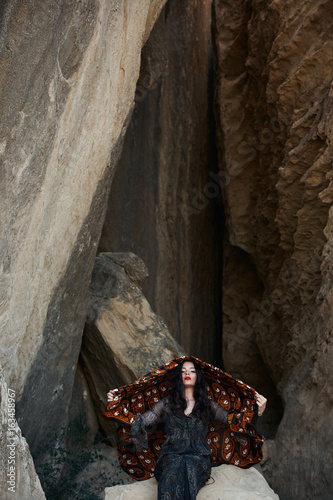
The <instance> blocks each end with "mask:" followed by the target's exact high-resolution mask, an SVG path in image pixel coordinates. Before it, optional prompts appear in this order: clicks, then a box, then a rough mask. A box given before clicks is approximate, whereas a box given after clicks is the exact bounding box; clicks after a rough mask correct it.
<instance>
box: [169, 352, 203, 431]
mask: <svg viewBox="0 0 333 500" xmlns="http://www.w3.org/2000/svg"><path fill="white" fill-rule="evenodd" d="M185 362H186V361H183V362H182V363H181V364H180V365H178V366H177V367H176V368H175V373H174V376H173V379H172V389H171V392H170V409H171V411H172V412H173V413H175V414H176V415H178V416H183V417H184V411H185V410H186V399H185V396H184V384H183V379H182V368H183V364H184V363H185ZM191 363H193V365H194V368H195V371H196V373H197V380H196V382H195V386H194V391H193V396H194V399H195V406H194V408H193V411H192V413H193V415H195V416H196V417H198V418H199V419H200V420H202V421H203V422H204V423H205V424H207V425H208V424H209V422H210V421H211V420H212V410H211V404H210V399H209V398H208V396H207V389H206V383H205V378H204V376H203V373H202V371H201V370H200V368H199V367H198V366H197V365H196V363H194V362H193V361H191Z"/></svg>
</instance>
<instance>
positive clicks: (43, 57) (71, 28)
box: [0, 0, 165, 451]
mask: <svg viewBox="0 0 333 500" xmlns="http://www.w3.org/2000/svg"><path fill="white" fill-rule="evenodd" d="M164 3H165V0H142V1H141V0H140V2H138V1H134V2H132V1H130V2H128V1H123V0H117V1H115V2H114V1H113V2H109V1H108V0H101V1H99V2H95V1H94V0H83V1H82V2H77V1H75V0H69V1H66V2H65V4H64V5H63V4H62V3H59V2H53V1H51V0H33V1H32V2H28V3H27V2H20V1H14V0H10V1H8V2H5V3H4V4H3V5H2V7H1V14H2V19H1V28H2V46H1V59H0V65H1V72H0V88H1V116H2V119H1V125H0V127H1V131H0V138H1V145H0V153H1V156H2V159H3V161H4V169H5V175H4V176H3V177H2V180H1V188H0V200H1V201H0V203H1V207H0V209H1V214H2V228H1V240H2V242H3V245H2V247H1V262H2V270H3V274H2V278H1V311H0V315H1V316H0V328H1V332H2V339H1V348H2V349H1V359H0V361H1V365H2V366H3V369H4V372H5V375H6V378H7V380H8V383H9V385H10V387H12V388H13V389H14V390H15V391H16V394H17V402H18V407H17V411H18V419H19V422H20V425H21V428H22V431H23V433H24V435H25V436H26V438H27V440H28V442H29V443H30V444H31V447H32V450H33V451H36V449H37V448H38V447H39V445H40V444H41V443H42V442H43V440H44V439H45V435H46V434H47V432H48V430H49V429H50V428H55V427H61V426H66V421H67V416H68V407H69V402H70V398H71V393H72V387H73V381H74V374H75V368H76V364H77V359H78V356H79V350H80V345H81V337H82V330H83V326H84V322H85V315H86V307H87V300H88V286H89V281H90V277H91V272H92V267H93V262H94V258H95V255H96V249H97V245H98V241H99V238H100V232H101V227H102V224H103V219H104V213H105V209H106V200H107V197H108V193H109V188H110V183H111V177H112V173H113V170H114V164H115V162H116V159H117V155H118V153H119V150H120V147H121V140H122V136H123V134H124V131H125V129H126V123H127V122H126V120H128V117H129V115H130V113H131V110H132V106H133V101H134V94H135V88H136V82H137V79H138V76H139V71H140V55H141V48H142V46H143V45H144V43H145V42H146V40H147V38H148V36H149V33H150V30H151V28H152V26H153V24H154V22H155V21H156V19H157V17H158V15H159V13H160V11H161V8H162V7H163V5H164ZM41 416H42V418H41Z"/></svg>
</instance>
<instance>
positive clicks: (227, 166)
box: [0, 0, 333, 500]
mask: <svg viewBox="0 0 333 500" xmlns="http://www.w3.org/2000/svg"><path fill="white" fill-rule="evenodd" d="M165 4H166V5H165ZM164 6H165V8H164ZM163 8H164V10H163ZM210 9H211V2H210V1H208V0H202V1H200V2H198V1H195V0H187V1H186V2H185V1H182V0H181V1H180V0H169V1H168V2H166V0H113V1H112V2H110V1H109V0H99V1H96V0H82V1H80V2H78V1H75V0H66V2H54V1H52V0H31V1H29V2H25V1H20V0H7V1H6V2H2V3H1V7H0V14H1V18H0V24H1V33H2V37H1V40H2V45H1V48H0V96H1V99H0V110H1V120H0V157H1V160H2V163H3V165H4V166H3V168H2V176H1V184H0V212H1V216H2V217H1V226H0V238H1V249H0V259H1V276H0V329H1V346H0V347H1V349H0V365H1V367H2V369H3V373H4V376H5V378H6V380H7V382H8V386H9V387H10V388H11V389H12V390H13V391H15V400H16V403H17V406H16V412H17V413H16V415H17V419H18V424H19V425H20V428H21V429H22V433H23V435H24V436H25V438H26V439H27V442H28V443H29V445H30V448H31V451H32V455H34V456H35V455H36V453H37V451H38V450H39V449H40V447H42V446H43V445H44V444H45V439H46V436H47V435H48V432H49V430H50V429H52V430H57V429H58V430H59V429H60V428H66V429H67V431H68V435H69V436H67V437H69V438H70V435H71V432H72V430H73V429H74V428H75V425H76V424H75V422H83V423H84V425H88V426H89V428H90V429H91V435H90V436H89V437H87V445H89V446H91V447H92V446H93V442H94V438H95V436H96V435H98V434H99V433H101V432H102V431H103V430H104V433H108V430H109V429H108V428H107V427H105V426H104V427H103V425H106V424H103V423H102V421H101V420H98V418H97V416H96V413H99V412H100V410H101V408H102V406H104V402H105V391H106V389H108V388H109V387H110V386H112V385H118V384H120V383H126V382H127V381H130V380H132V378H135V377H136V376H138V375H142V373H141V371H148V370H149V369H151V366H150V365H149V364H146V361H147V360H143V359H142V358H140V357H139V356H136V363H137V364H136V365H135V366H134V367H131V366H129V365H128V364H126V362H125V361H124V360H125V359H126V358H128V356H129V353H132V355H133V353H134V354H135V353H137V352H138V350H139V349H140V350H141V354H142V345H143V344H142V339H143V337H145V338H146V339H148V340H147V345H148V344H149V343H151V345H149V346H148V347H147V350H146V351H145V352H148V353H149V356H151V359H152V358H155V359H156V363H160V362H163V361H164V360H165V359H166V357H173V356H174V355H176V354H178V353H179V350H180V348H179V346H178V344H177V342H179V343H180V344H181V345H182V347H183V348H184V349H185V350H186V351H187V352H190V353H192V354H194V355H197V356H199V357H202V358H205V359H206V360H207V361H210V362H214V363H217V362H218V359H219V357H220V355H221V352H222V351H223V357H224V367H225V368H226V369H227V371H229V372H231V373H232V374H233V375H235V376H237V377H239V378H241V379H244V380H246V382H247V383H249V384H251V385H253V386H255V387H256V388H257V389H258V390H259V391H261V392H263V393H264V394H265V395H267V396H268V398H269V406H268V409H267V413H266V415H267V416H265V418H263V420H262V424H261V425H262V426H263V429H265V432H266V431H267V433H268V435H270V436H271V437H274V436H275V439H274V442H273V441H272V442H271V446H270V453H269V458H268V459H267V461H266V463H265V474H266V478H267V479H268V480H269V481H270V482H271V484H272V486H273V487H274V489H275V490H276V491H278V492H279V494H280V497H281V499H282V500H297V499H302V500H307V499H310V498H311V499H312V498H320V499H323V500H326V499H328V498H330V497H331V491H332V490H333V482H332V481H333V479H332V478H333V465H332V464H333V456H332V449H333V442H332V441H333V429H332V426H333V424H332V422H333V418H332V417H333V415H332V399H333V369H332V366H331V362H330V361H331V359H332V355H333V350H332V341H331V331H332V327H333V315H332V303H333V294H332V273H333V259H332V251H333V222H332V217H333V212H332V208H331V206H332V201H333V189H332V179H333V177H332V154H333V151H332V149H333V146H332V144H333V142H332V124H333V122H332V109H333V104H332V103H333V99H332V95H333V91H332V79H333V75H332V54H333V36H332V32H333V31H332V18H333V6H332V2H329V1H328V0H307V1H306V2H304V1H302V0H288V1H287V0H285V1H283V0H275V1H274V2H263V1H260V0H257V1H252V0H215V1H214V2H213V45H214V50H215V76H213V71H212V66H211V61H212V56H211V38H210V23H211V10H210ZM161 12H162V16H161V17H160V18H159V19H158V17H159V15H160V13H161ZM157 20H158V21H157ZM156 21H157V22H156ZM155 23H156V26H155V28H154V29H153V31H152V33H151V30H152V28H153V26H154V24H155ZM146 42H147V43H146ZM141 51H142V52H141ZM213 79H214V81H213ZM213 84H214V85H215V89H216V92H215V101H214V103H215V104H214V106H215V112H216V113H215V116H216V123H217V147H218V150H219V160H218V162H219V171H218V168H217V165H216V158H215V144H214V133H215V130H214V120H213V116H212V110H211V105H212V90H213ZM133 110H134V111H133ZM132 113H133V117H132ZM127 128H128V132H127V133H126V131H127ZM123 144H124V149H123V152H122V147H123ZM114 174H115V176H114ZM113 176H114V177H113ZM111 184H112V186H111ZM220 184H221V187H222V194H223V204H224V210H225V224H226V230H225V235H224V243H223V293H222V292H221V282H222V271H221V268H222V262H221V260H222V259H221V255H222V243H221V242H222V231H223V226H224V218H223V214H222V197H221V196H220ZM110 189H111V194H110ZM109 195H110V196H109ZM106 212H107V218H106V222H105V225H104V229H103V236H102V239H101V244H100V249H102V250H103V251H113V252H114V251H117V252H118V251H122V252H123V251H125V252H133V251H135V253H136V254H137V255H139V256H140V257H142V258H143V260H144V262H145V263H146V264H147V266H148V269H149V270H150V274H151V277H150V278H148V279H147V280H146V282H144V283H143V292H144V294H145V295H146V296H147V297H148V300H149V302H150V304H151V306H152V309H153V310H156V311H157V313H158V314H159V315H161V316H162V317H163V318H164V320H165V321H166V323H167V325H168V327H169V329H170V332H171V334H172V337H173V338H171V337H169V336H168V334H167V330H166V327H165V325H164V323H163V321H162V320H161V319H160V318H159V317H157V316H156V315H154V314H153V313H152V310H151V308H150V306H149V304H148V302H147V301H146V299H145V297H144V295H143V294H142V292H141V290H140V288H139V286H138V283H139V282H140V281H141V279H142V277H143V276H144V275H145V274H146V271H145V268H144V265H143V264H142V262H141V261H140V260H139V259H138V258H136V257H134V256H130V257H129V256H127V257H126V259H125V257H124V255H118V256H116V257H115V256H113V257H111V256H106V255H104V256H102V257H100V258H99V259H97V263H96V272H95V275H94V276H95V277H94V281H93V283H92V300H91V302H90V306H89V319H88V322H87V327H86V331H85V336H84V342H83V348H82V355H81V357H79V354H80V348H81V343H82V335H83V330H84V324H85V320H86V314H87V309H88V300H89V284H90V280H91V274H92V270H93V266H94V260H95V257H96V253H97V248H98V247H99V241H100V236H101V232H102V227H103V224H104V219H105V214H106ZM98 266H101V267H100V268H99V267H98ZM103 269H104V270H105V274H103V273H104V271H103ZM110 276H112V278H110ZM104 278H105V281H103V279H104ZM111 281H112V282H111ZM145 283H146V284H145ZM111 285H112V286H111ZM96 287H98V290H97V288H96ZM104 293H105V296H104ZM222 295H223V307H222V308H223V349H222V336H221V335H220V331H221V325H222V311H221V303H222ZM111 313H112V314H111ZM120 333H122V337H121V338H122V344H120V342H119V338H120ZM156 338H158V339H159V340H158V343H159V344H158V346H157V347H156V346H155V345H154V342H155V339H156ZM132 339H133V340H132ZM166 339H167V340H166ZM139 346H140V347H139ZM133 347H134V349H133ZM135 349H136V350H135ZM145 349H146V347H145ZM105 353H108V354H107V355H105ZM164 356H165V358H164ZM78 360H79V361H78ZM144 361H145V362H144ZM106 367H107V368H106ZM3 384H4V383H3ZM2 389H3V391H5V393H6V389H5V385H3V386H2ZM1 401H2V403H1V404H3V402H4V399H3V397H2V400H1ZM4 432H6V431H4ZM275 434H276V435H275ZM100 435H101V434H100ZM4 439H5V434H4V433H2V435H1V440H2V441H1V444H2V446H1V454H0V456H1V461H2V462H1V463H2V465H3V466H5V464H6V460H7V459H6V455H5V451H4V450H5V448H4V441H3V440H4ZM15 440H16V442H17V450H19V451H18V452H19V456H20V459H21V464H22V467H23V468H18V469H17V478H18V483H17V488H18V490H17V491H19V492H22V494H21V493H20V494H21V497H20V498H24V495H25V494H26V493H27V495H28V497H27V498H30V495H31V498H32V497H33V498H39V497H40V498H43V493H42V492H41V489H40V485H39V481H38V478H36V476H35V471H34V467H33V464H32V462H31V458H30V454H29V449H28V447H27V445H26V442H25V441H24V439H23V438H22V436H21V434H20V430H19V427H17V424H15ZM58 445H59V440H57V439H56V440H55V441H54V443H53V446H54V448H56V447H57V446H58ZM20 467H21V466H20ZM2 469H3V467H2ZM242 472H243V471H242ZM248 498H249V497H248Z"/></svg>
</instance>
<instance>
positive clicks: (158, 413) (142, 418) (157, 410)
mask: <svg viewBox="0 0 333 500" xmlns="http://www.w3.org/2000/svg"><path fill="white" fill-rule="evenodd" d="M164 411H165V399H161V401H159V402H158V403H156V405H154V406H152V408H150V409H149V410H148V411H146V412H145V413H142V414H140V413H139V414H138V415H137V417H136V419H135V422H134V424H133V425H132V428H131V431H130V437H131V441H132V443H134V444H135V445H137V446H138V447H139V448H148V436H147V429H146V428H147V427H149V426H151V425H153V424H154V423H155V422H157V421H158V420H161V419H162V418H163V414H164Z"/></svg>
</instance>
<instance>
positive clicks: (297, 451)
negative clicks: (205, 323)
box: [214, 0, 333, 499]
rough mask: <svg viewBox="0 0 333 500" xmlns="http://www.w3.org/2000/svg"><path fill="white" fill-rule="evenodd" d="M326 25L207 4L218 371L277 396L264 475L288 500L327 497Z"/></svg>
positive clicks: (299, 11)
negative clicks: (215, 129) (216, 211)
mask: <svg viewBox="0 0 333 500" xmlns="http://www.w3.org/2000/svg"><path fill="white" fill-rule="evenodd" d="M331 15H332V9H331V6H329V5H328V4H327V3H326V2H320V1H319V2H315V1H311V2H309V3H307V4H304V2H300V1H298V0H294V1H291V2H273V3H271V4H270V5H269V6H268V5H267V4H264V3H260V2H256V3H253V2H250V1H248V2H243V1H232V2H222V1H217V2H215V26H214V33H215V42H216V55H217V60H216V70H217V74H216V81H217V88H216V90H217V93H216V103H217V107H218V121H219V134H220V135H219V147H220V153H221V156H220V168H221V172H222V177H223V192H224V200H225V206H226V214H227V220H226V225H227V228H228V241H226V247H225V262H224V284H225V285H224V299H223V309H224V355H225V366H226V368H227V370H229V371H231V372H232V373H234V372H237V373H238V374H239V375H240V376H241V377H243V376H244V375H243V374H245V375H246V374H249V373H251V372H252V374H253V375H252V376H253V378H254V379H255V380H256V381H257V382H256V387H257V389H258V390H262V391H263V392H264V391H265V384H266V380H267V377H266V375H267V373H266V375H265V371H266V370H268V372H269V377H270V378H271V379H272V381H273V382H274V385H275V387H276V388H277V391H278V393H279V395H280V396H281V397H282V401H283V406H284V415H283V419H282V422H281V424H280V426H279V429H278V433H277V436H276V453H275V454H274V456H273V457H272V460H271V464H270V470H269V475H270V478H271V480H272V484H273V485H274V487H275V488H276V489H277V490H278V491H279V492H280V493H281V496H282V497H283V498H286V499H294V498H329V497H330V495H331V491H332V487H333V485H332V478H333V473H332V472H333V470H332V465H331V464H332V452H331V450H332V436H333V432H332V431H333V429H332V425H333V424H332V422H333V420H332V418H330V414H331V407H330V404H329V403H328V401H331V400H332V395H333V383H332V382H333V380H332V379H333V370H332V364H331V362H330V359H331V356H332V349H331V344H330V342H329V338H330V331H331V328H332V313H331V307H330V304H331V296H332V286H331V274H332V264H331V261H332V259H331V246H332V232H331V226H332V222H331V218H332V213H331V208H330V207H331V204H332V186H331V181H332V179H331V168H332V154H333V150H332V118H331V116H332V84H331V82H332V69H331V68H332V53H333V41H332V35H331V31H332V30H331ZM239 269H243V271H242V272H239ZM244 344H245V345H246V346H247V347H248V351H247V352H246V353H244V352H243V350H242V346H244ZM261 359H262V360H263V362H261ZM244 378H245V376H244ZM246 378H247V380H248V377H246ZM261 380H262V382H261ZM250 383H251V382H250ZM266 390H269V388H268V387H267V386H266ZM270 395H273V401H274V400H275V401H276V399H274V398H276V396H275V395H274V394H273V393H271V394H268V396H269V397H270ZM269 407H270V406H269V405H268V409H269ZM268 411H269V410H268Z"/></svg>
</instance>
